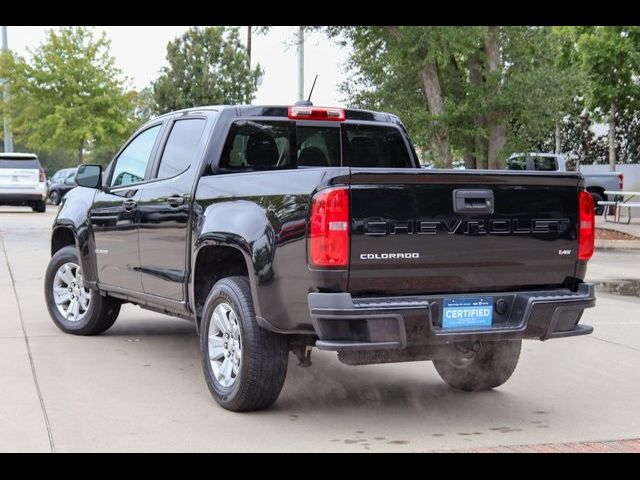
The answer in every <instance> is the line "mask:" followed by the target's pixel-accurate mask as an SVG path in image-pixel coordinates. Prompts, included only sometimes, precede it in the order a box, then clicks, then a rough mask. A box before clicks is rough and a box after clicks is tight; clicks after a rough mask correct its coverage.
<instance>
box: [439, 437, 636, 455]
mask: <svg viewBox="0 0 640 480" xmlns="http://www.w3.org/2000/svg"><path fill="white" fill-rule="evenodd" d="M451 451H452V450H449V452H451ZM453 451H454V452H465V453H640V439H631V440H617V441H606V442H571V443H546V444H539V445H513V446H509V447H483V448H471V449H464V450H453Z"/></svg>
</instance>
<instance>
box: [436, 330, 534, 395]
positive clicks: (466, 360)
mask: <svg viewBox="0 0 640 480" xmlns="http://www.w3.org/2000/svg"><path fill="white" fill-rule="evenodd" d="M521 346H522V340H503V341H495V342H482V343H480V344H479V349H478V350H477V351H475V352H474V351H468V352H467V353H462V352H460V355H459V356H453V357H450V358H447V359H441V360H434V361H433V364H434V366H435V367H436V370H437V372H438V374H439V375H440V377H441V378H442V379H443V380H444V381H445V382H447V383H448V384H449V385H450V386H452V387H453V388H457V389H459V390H466V391H469V392H472V391H478V390H489V389H491V388H495V387H499V386H500V385H502V384H503V383H505V382H506V381H507V380H509V378H510V377H511V375H512V374H513V372H514V370H515V369H516V366H517V365H518V359H519V358H520V349H521Z"/></svg>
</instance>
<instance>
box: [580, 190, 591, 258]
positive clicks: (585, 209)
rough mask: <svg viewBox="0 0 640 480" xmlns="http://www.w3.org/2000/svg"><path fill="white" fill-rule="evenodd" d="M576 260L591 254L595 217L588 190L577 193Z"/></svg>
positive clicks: (588, 256)
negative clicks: (578, 223) (578, 224)
mask: <svg viewBox="0 0 640 480" xmlns="http://www.w3.org/2000/svg"><path fill="white" fill-rule="evenodd" d="M578 209H579V213H578V220H579V222H580V226H579V228H578V260H589V259H590V258H591V256H592V255H593V242H594V240H595V217H594V208H593V196H592V195H591V194H590V193H589V192H584V191H581V192H579V194H578Z"/></svg>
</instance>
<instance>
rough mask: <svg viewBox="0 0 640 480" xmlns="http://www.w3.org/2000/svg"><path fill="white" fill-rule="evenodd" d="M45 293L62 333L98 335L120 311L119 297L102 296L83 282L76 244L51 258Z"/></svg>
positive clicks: (45, 282) (50, 312)
mask: <svg viewBox="0 0 640 480" xmlns="http://www.w3.org/2000/svg"><path fill="white" fill-rule="evenodd" d="M44 295H45V299H46V302H47V309H48V310H49V314H50V315H51V319H52V320H53V323H55V325H56V326H57V327H58V328H59V329H60V330H62V331H63V332H65V333H72V334H74V335H97V334H98V333H102V332H104V331H105V330H107V329H108V328H109V327H111V325H113V323H114V322H115V321H116V318H118V313H120V304H121V302H120V301H119V300H116V299H114V298H111V297H104V296H102V295H100V294H99V293H98V292H97V291H95V290H90V289H89V288H88V287H87V286H86V285H85V283H84V277H83V274H82V270H81V268H80V261H79V259H78V253H77V251H76V249H75V247H72V246H69V247H64V248H62V249H60V250H58V251H57V252H56V254H55V255H54V256H53V257H52V258H51V261H50V262H49V266H48V267H47V273H46V274H45V278H44Z"/></svg>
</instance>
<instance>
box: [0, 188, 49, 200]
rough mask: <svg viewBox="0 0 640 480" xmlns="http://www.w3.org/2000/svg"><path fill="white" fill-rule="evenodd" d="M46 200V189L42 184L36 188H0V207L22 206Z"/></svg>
mask: <svg viewBox="0 0 640 480" xmlns="http://www.w3.org/2000/svg"><path fill="white" fill-rule="evenodd" d="M46 199H47V188H46V185H45V184H44V183H41V184H38V186H36V187H27V188H12V187H8V188H6V187H5V188H0V205H24V204H28V203H30V202H37V201H40V200H46Z"/></svg>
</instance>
